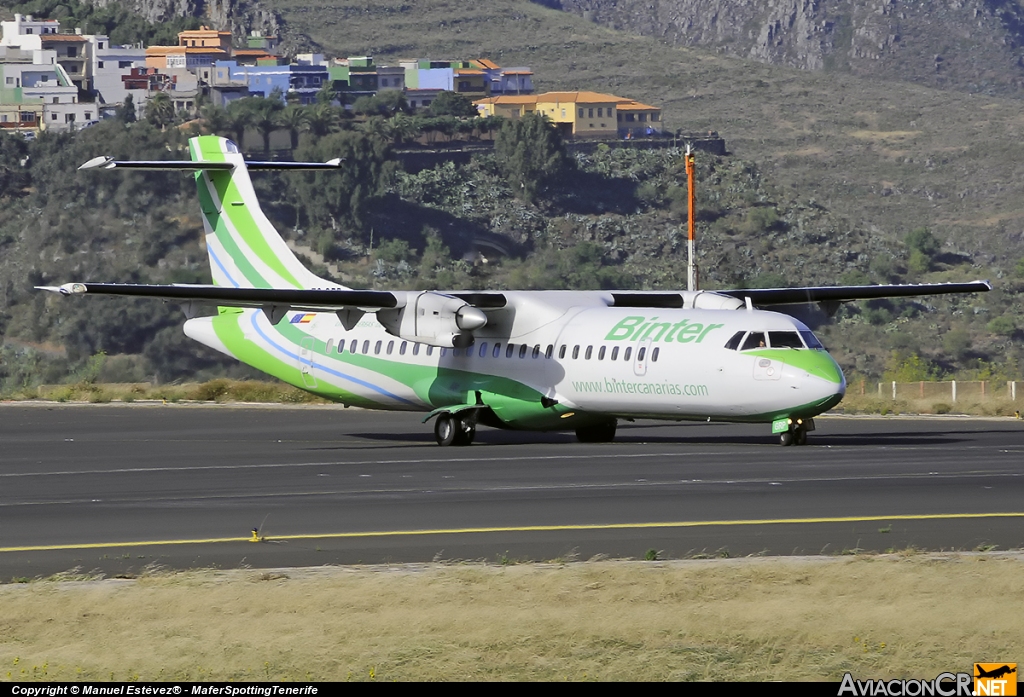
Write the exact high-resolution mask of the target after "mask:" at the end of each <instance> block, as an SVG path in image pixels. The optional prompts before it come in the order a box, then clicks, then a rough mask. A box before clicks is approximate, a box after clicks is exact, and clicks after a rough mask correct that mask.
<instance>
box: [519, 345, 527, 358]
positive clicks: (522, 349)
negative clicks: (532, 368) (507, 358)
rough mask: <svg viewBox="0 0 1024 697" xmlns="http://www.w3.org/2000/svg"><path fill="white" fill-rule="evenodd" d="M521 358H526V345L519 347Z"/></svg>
mask: <svg viewBox="0 0 1024 697" xmlns="http://www.w3.org/2000/svg"><path fill="white" fill-rule="evenodd" d="M519 357H520V358H526V344H523V345H522V346H520V347H519Z"/></svg>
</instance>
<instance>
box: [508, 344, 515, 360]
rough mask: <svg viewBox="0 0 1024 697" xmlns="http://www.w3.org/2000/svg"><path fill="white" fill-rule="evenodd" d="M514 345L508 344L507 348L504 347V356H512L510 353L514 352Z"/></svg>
mask: <svg viewBox="0 0 1024 697" xmlns="http://www.w3.org/2000/svg"><path fill="white" fill-rule="evenodd" d="M515 350H516V345H515V344H509V345H508V348H506V349H505V358H512V354H513V353H515Z"/></svg>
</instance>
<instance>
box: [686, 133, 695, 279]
mask: <svg viewBox="0 0 1024 697" xmlns="http://www.w3.org/2000/svg"><path fill="white" fill-rule="evenodd" d="M686 182H687V185H688V187H689V201H688V202H689V210H688V217H689V221H687V227H688V230H687V232H688V235H687V237H688V238H689V260H688V263H687V268H686V290H689V291H694V290H697V259H696V257H695V255H694V250H693V243H694V239H695V238H696V236H697V222H696V215H697V206H696V203H695V196H696V194H695V191H694V158H693V151H692V150H691V149H690V144H689V143H687V144H686Z"/></svg>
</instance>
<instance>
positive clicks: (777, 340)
mask: <svg viewBox="0 0 1024 697" xmlns="http://www.w3.org/2000/svg"><path fill="white" fill-rule="evenodd" d="M768 341H769V342H771V345H772V348H791V349H802V348H803V347H804V345H803V342H801V341H800V335H799V334H797V333H796V332H768Z"/></svg>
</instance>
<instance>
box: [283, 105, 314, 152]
mask: <svg viewBox="0 0 1024 697" xmlns="http://www.w3.org/2000/svg"><path fill="white" fill-rule="evenodd" d="M278 123H280V124H281V126H283V127H284V128H287V129H288V133H289V135H291V138H292V150H294V149H295V148H297V147H299V133H300V132H301V131H303V130H305V128H306V126H307V125H308V124H309V113H308V111H307V109H306V108H305V107H301V106H299V105H298V104H290V105H288V106H286V107H285V108H284V111H282V112H281V116H280V118H279V119H278Z"/></svg>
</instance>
